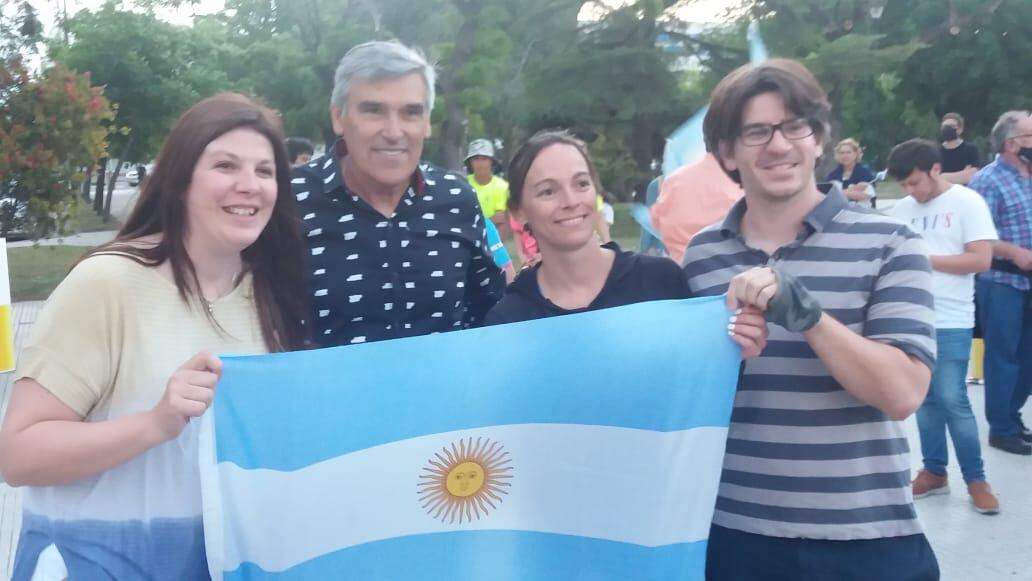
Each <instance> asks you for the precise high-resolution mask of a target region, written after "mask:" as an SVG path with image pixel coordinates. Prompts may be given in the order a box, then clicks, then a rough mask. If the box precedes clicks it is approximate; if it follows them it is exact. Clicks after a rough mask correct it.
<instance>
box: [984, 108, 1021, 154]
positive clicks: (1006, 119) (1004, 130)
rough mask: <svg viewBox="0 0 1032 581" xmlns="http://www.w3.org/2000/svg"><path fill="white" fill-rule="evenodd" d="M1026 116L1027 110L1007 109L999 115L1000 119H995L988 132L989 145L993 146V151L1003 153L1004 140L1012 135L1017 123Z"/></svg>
mask: <svg viewBox="0 0 1032 581" xmlns="http://www.w3.org/2000/svg"><path fill="white" fill-rule="evenodd" d="M1028 116H1029V112H1028V111H1007V112H1006V113H1004V114H1003V115H1000V119H999V120H998V121H996V125H993V130H992V132H991V133H989V145H990V146H991V147H992V148H993V152H994V153H1003V144H1004V142H1006V141H1007V140H1008V139H1010V138H1011V137H1014V131H1015V128H1016V127H1017V126H1018V123H1019V122H1020V121H1021V120H1022V119H1025V118H1027V117H1028Z"/></svg>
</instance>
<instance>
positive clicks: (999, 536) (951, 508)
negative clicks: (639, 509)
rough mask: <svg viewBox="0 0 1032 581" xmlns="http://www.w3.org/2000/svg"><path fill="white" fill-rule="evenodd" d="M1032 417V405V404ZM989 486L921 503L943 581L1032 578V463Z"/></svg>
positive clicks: (7, 558)
mask: <svg viewBox="0 0 1032 581" xmlns="http://www.w3.org/2000/svg"><path fill="white" fill-rule="evenodd" d="M42 304H43V303H41V302H29V303H16V304H15V305H14V325H15V346H16V349H17V346H19V345H21V344H22V343H23V342H24V341H25V340H26V339H27V334H28V331H29V329H30V328H31V326H32V323H33V321H35V318H36V313H37V311H38V310H39V308H40V307H41V306H42ZM10 380H11V374H0V416H2V414H3V412H4V411H5V410H6V408H7V400H8V397H9V392H10V385H9V383H10ZM969 393H970V396H971V403H972V405H973V406H974V408H975V415H976V416H977V417H978V419H979V430H980V433H981V434H982V435H983V440H984V435H985V433H986V425H985V421H984V419H983V418H982V409H983V402H984V397H983V389H982V387H979V386H971V389H970V390H969ZM1025 411H1026V414H1028V415H1032V404H1030V405H1029V406H1026V408H1025ZM905 427H906V430H907V436H908V437H909V439H910V447H911V449H912V450H914V451H915V453H914V454H913V455H912V456H911V463H912V465H913V467H914V470H915V471H916V470H917V469H918V468H919V467H920V452H919V450H920V446H919V444H918V440H917V424H916V422H915V421H914V419H913V418H911V419H909V420H907V421H906V422H905ZM983 453H984V455H985V464H986V472H987V474H988V478H989V482H990V483H991V484H992V486H993V488H994V489H995V490H996V492H997V493H998V495H999V498H1000V503H1001V505H1002V509H1003V510H1002V512H1001V513H1000V514H999V515H996V516H985V515H981V514H978V513H976V512H975V511H973V510H972V509H971V507H970V506H969V504H968V500H967V492H966V489H965V488H964V484H963V480H962V479H961V476H960V472H959V470H958V469H957V467H956V465H955V463H954V464H951V465H950V470H949V476H950V481H951V482H952V486H953V490H952V493H951V494H950V495H948V496H946V495H943V496H933V497H929V498H923V499H921V500H918V501H917V511H918V515H919V517H920V519H921V522H922V524H923V525H924V528H925V531H926V532H927V534H928V538H929V540H930V541H931V543H932V547H933V548H934V549H935V553H936V555H937V556H938V558H939V565H940V567H941V569H942V579H943V581H1016V580H1018V579H1030V578H1032V556H1030V555H1032V551H1030V547H1032V541H1030V540H1029V535H1028V527H1029V524H1030V523H1032V495H1030V494H1029V486H1030V484H1032V458H1029V457H1018V456H1013V455H1010V454H1005V453H1003V452H1000V451H998V450H994V449H992V448H989V447H988V446H986V447H984V448H983ZM20 504H21V503H20V501H19V491H18V490H16V489H12V488H11V487H9V486H7V484H5V483H3V482H2V481H0V579H10V577H11V569H12V567H13V560H14V549H15V547H16V546H17V536H18V533H17V531H18V529H19V528H20V526H21V512H20Z"/></svg>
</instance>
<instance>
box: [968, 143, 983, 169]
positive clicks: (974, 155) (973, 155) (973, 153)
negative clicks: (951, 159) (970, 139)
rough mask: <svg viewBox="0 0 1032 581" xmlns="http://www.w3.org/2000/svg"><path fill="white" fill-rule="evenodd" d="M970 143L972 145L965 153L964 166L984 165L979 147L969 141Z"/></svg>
mask: <svg viewBox="0 0 1032 581" xmlns="http://www.w3.org/2000/svg"><path fill="white" fill-rule="evenodd" d="M965 143H966V142H965ZM968 145H969V146H970V147H968V148H967V152H966V154H965V155H964V167H967V166H969V165H970V166H972V167H982V164H981V159H980V158H981V156H980V155H979V153H978V148H977V147H975V146H974V145H972V144H970V143H968Z"/></svg>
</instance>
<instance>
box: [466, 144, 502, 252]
mask: <svg viewBox="0 0 1032 581" xmlns="http://www.w3.org/2000/svg"><path fill="white" fill-rule="evenodd" d="M465 164H466V169H467V170H468V171H469V178H468V179H469V185H471V186H473V189H474V190H476V191H477V199H478V200H480V208H481V209H482V210H483V211H484V216H486V217H487V218H488V219H489V220H491V222H492V223H493V224H494V225H495V226H496V227H497V228H498V232H499V234H500V235H501V237H502V240H505V239H507V238H508V237H509V223H508V219H507V217H506V207H505V205H506V203H507V202H508V200H509V182H507V181H505V180H504V179H502V178H500V177H498V176H496V175H495V168H496V167H499V166H500V165H501V163H500V162H499V161H498V158H496V157H495V148H494V145H493V144H492V143H491V142H490V141H489V140H487V139H475V140H473V141H471V142H470V144H469V149H468V150H467V152H466V160H465Z"/></svg>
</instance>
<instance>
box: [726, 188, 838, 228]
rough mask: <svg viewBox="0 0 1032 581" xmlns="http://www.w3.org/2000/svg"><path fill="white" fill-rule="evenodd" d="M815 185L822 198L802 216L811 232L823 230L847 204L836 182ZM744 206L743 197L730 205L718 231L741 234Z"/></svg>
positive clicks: (744, 200)
mask: <svg viewBox="0 0 1032 581" xmlns="http://www.w3.org/2000/svg"><path fill="white" fill-rule="evenodd" d="M817 187H818V189H819V190H821V192H822V193H823V194H824V199H823V200H821V202H820V203H819V204H817V207H816V208H814V209H813V210H811V211H810V213H809V214H807V215H806V217H805V218H803V224H804V225H805V226H806V227H807V228H808V229H809V230H810V233H811V234H812V233H814V232H820V231H821V230H824V228H825V227H826V226H827V225H828V224H830V223H831V221H832V219H833V218H834V217H835V216H836V215H838V213H839V212H841V211H842V209H843V208H845V207H846V206H848V205H849V202H848V201H847V200H846V196H845V195H843V193H842V189H841V188H839V187H838V186H837V185H836V184H818V186H817ZM746 207H747V206H746V199H745V198H744V197H743V198H742V199H740V200H738V201H737V202H735V204H734V205H733V206H731V210H729V211H728V213H727V217H726V218H724V222H723V224H721V226H720V232H721V233H722V234H723V235H724V236H725V237H728V238H732V237H740V236H741V235H742V217H743V216H745V210H746Z"/></svg>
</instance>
